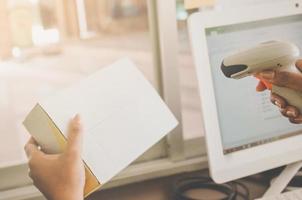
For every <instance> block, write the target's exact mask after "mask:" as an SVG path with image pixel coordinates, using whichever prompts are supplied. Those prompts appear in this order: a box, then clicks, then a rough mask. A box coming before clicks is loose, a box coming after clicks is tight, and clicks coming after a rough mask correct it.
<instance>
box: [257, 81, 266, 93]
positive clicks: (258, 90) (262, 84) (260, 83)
mask: <svg viewBox="0 0 302 200" xmlns="http://www.w3.org/2000/svg"><path fill="white" fill-rule="evenodd" d="M266 89H267V88H266V86H265V85H264V83H263V82H262V81H259V83H258V85H257V87H256V91H257V92H262V91H264V90H266Z"/></svg>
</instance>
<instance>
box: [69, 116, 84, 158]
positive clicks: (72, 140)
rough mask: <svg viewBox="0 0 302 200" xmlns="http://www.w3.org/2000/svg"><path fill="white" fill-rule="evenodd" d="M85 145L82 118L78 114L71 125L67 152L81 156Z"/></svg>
mask: <svg viewBox="0 0 302 200" xmlns="http://www.w3.org/2000/svg"><path fill="white" fill-rule="evenodd" d="M82 143H83V128H82V124H81V119H80V116H79V115H78V114H77V115H76V116H75V117H74V118H73V119H72V120H71V122H70V124H69V131H68V140H67V148H66V151H67V152H69V153H71V152H72V153H76V154H81V151H82Z"/></svg>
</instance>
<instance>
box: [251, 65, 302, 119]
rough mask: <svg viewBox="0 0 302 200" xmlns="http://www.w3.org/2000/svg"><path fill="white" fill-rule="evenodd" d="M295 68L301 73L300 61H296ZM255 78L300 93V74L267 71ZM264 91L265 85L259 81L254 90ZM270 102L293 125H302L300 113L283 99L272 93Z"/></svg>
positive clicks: (301, 84) (301, 82)
mask: <svg viewBox="0 0 302 200" xmlns="http://www.w3.org/2000/svg"><path fill="white" fill-rule="evenodd" d="M296 67H297V69H298V70H299V71H301V72H302V60H298V61H297V62H296ZM257 77H260V78H261V79H263V80H265V81H267V82H269V83H271V84H274V85H277V86H280V87H287V88H290V89H293V90H296V91H299V92H302V74H297V73H293V72H287V71H273V70H267V71H263V72H260V73H259V74H257ZM266 89H267V88H266V86H265V84H264V83H263V82H261V81H260V82H259V83H258V85H257V88H256V90H257V91H259V92H260V91H264V90H266ZM271 102H272V103H273V104H275V105H276V106H278V107H279V109H280V112H281V114H282V115H283V116H285V117H287V118H288V119H289V121H290V122H292V123H294V124H302V113H300V111H299V109H298V108H296V107H294V106H292V105H289V104H288V103H287V101H286V99H285V98H283V97H281V96H280V95H277V94H274V93H272V94H271Z"/></svg>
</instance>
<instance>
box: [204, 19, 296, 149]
mask: <svg viewBox="0 0 302 200" xmlns="http://www.w3.org/2000/svg"><path fill="white" fill-rule="evenodd" d="M206 35H207V46H208V50H209V56H210V65H211V73H212V77H213V84H214V89H215V99H216V105H217V110H218V118H219V125H220V132H221V138H222V144H223V149H224V153H225V154H226V153H231V152H234V151H238V150H242V149H246V148H251V147H253V146H257V145H261V144H264V143H268V142H273V141H276V140H279V139H283V138H287V137H291V136H293V135H297V134H299V131H301V130H302V125H296V124H292V123H290V122H289V120H288V119H287V118H285V117H284V116H282V115H281V113H280V112H279V109H278V108H277V107H276V106H274V105H273V104H272V103H271V102H270V91H265V92H256V85H257V83H258V81H257V80H256V79H255V78H254V77H245V78H243V79H239V80H235V79H229V78H226V77H225V76H224V74H223V73H222V71H221V69H220V66H221V63H222V61H223V59H224V58H225V57H226V56H228V55H230V54H232V53H234V52H236V51H238V49H244V48H249V47H252V46H255V45H257V44H258V43H261V42H266V41H270V40H281V41H290V42H292V43H295V44H296V45H297V46H298V47H299V48H300V50H301V49H302V15H296V16H290V17H282V18H275V19H269V20H263V21H257V22H249V23H243V24H236V25H229V26H220V27H213V28H208V29H207V30H206Z"/></svg>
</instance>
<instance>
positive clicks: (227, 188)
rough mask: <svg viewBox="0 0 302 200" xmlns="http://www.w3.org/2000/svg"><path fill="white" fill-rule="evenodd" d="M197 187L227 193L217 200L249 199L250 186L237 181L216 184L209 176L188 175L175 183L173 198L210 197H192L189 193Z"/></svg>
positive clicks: (202, 199)
mask: <svg viewBox="0 0 302 200" xmlns="http://www.w3.org/2000/svg"><path fill="white" fill-rule="evenodd" d="M195 189H208V190H213V191H216V192H219V193H222V194H224V195H225V197H223V198H219V199H216V200H238V199H242V200H249V196H250V194H249V190H248V188H247V187H246V186H245V185H244V184H242V183H240V182H237V181H234V182H230V183H225V184H216V183H214V182H213V181H212V180H211V179H210V178H209V177H204V176H197V177H186V178H183V179H180V180H178V181H177V182H176V184H175V185H174V197H173V200H208V199H209V197H205V196H203V197H202V196H201V197H199V198H193V197H190V196H189V195H188V194H187V193H188V191H190V190H195Z"/></svg>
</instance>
